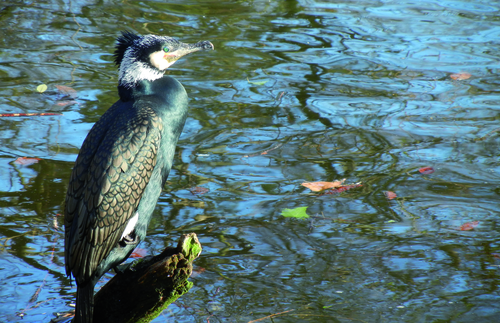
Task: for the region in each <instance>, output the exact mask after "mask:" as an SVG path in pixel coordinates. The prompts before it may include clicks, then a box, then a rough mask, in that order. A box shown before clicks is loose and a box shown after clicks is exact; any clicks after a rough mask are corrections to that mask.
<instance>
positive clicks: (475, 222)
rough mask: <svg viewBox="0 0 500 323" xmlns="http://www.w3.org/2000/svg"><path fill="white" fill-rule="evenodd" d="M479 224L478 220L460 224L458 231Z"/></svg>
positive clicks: (466, 229)
mask: <svg viewBox="0 0 500 323" xmlns="http://www.w3.org/2000/svg"><path fill="white" fill-rule="evenodd" d="M478 225H479V221H472V222H467V223H464V224H462V225H461V226H460V228H459V230H460V231H470V230H472V229H474V228H475V227H477V226H478Z"/></svg>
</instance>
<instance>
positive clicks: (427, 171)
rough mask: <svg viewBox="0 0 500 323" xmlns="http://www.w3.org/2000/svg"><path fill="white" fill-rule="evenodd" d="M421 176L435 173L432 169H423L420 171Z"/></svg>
mask: <svg viewBox="0 0 500 323" xmlns="http://www.w3.org/2000/svg"><path fill="white" fill-rule="evenodd" d="M418 171H419V172H420V173H421V174H424V175H427V174H432V173H434V168H432V167H422V168H420V169H419V170H418Z"/></svg>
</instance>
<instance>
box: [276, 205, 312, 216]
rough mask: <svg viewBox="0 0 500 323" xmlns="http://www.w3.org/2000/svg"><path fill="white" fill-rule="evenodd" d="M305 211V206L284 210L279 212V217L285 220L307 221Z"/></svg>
mask: <svg viewBox="0 0 500 323" xmlns="http://www.w3.org/2000/svg"><path fill="white" fill-rule="evenodd" d="M306 210H307V206H304V207H297V208H295V209H284V210H283V211H282V212H281V215H283V216H284V217H286V218H297V219H307V218H309V215H307V213H306Z"/></svg>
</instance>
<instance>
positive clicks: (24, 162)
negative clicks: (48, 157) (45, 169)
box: [15, 157, 41, 166]
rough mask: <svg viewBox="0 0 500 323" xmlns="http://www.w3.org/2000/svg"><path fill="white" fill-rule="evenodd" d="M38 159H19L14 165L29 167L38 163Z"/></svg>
mask: <svg viewBox="0 0 500 323" xmlns="http://www.w3.org/2000/svg"><path fill="white" fill-rule="evenodd" d="M39 160H41V159H40V158H29V157H19V158H17V159H16V160H15V163H17V164H19V165H23V166H29V165H33V164H36V163H38V161H39Z"/></svg>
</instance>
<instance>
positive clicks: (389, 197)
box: [384, 191, 398, 200]
mask: <svg viewBox="0 0 500 323" xmlns="http://www.w3.org/2000/svg"><path fill="white" fill-rule="evenodd" d="M384 194H385V197H387V198H388V199H389V200H392V199H395V198H396V197H398V196H397V195H396V193H394V192H391V191H385V192H384Z"/></svg>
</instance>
